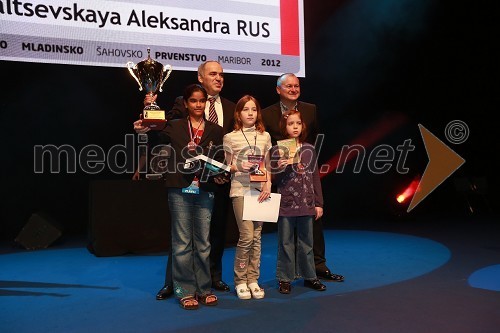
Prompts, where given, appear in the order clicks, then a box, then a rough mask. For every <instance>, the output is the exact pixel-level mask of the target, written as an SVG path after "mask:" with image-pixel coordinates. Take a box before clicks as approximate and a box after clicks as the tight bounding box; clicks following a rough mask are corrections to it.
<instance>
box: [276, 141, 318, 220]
mask: <svg viewBox="0 0 500 333" xmlns="http://www.w3.org/2000/svg"><path fill="white" fill-rule="evenodd" d="M299 154H300V163H302V165H303V166H304V171H303V172H301V173H300V172H297V171H298V170H297V164H294V165H287V166H286V168H285V170H284V171H282V172H279V173H276V174H275V175H274V180H273V183H274V184H276V186H277V189H278V193H281V205H280V216H305V215H315V214H316V211H315V209H314V207H323V193H322V190H321V182H320V179H319V171H318V165H317V162H316V152H315V150H314V146H312V145H310V144H308V143H303V144H302V147H301V148H300V151H299Z"/></svg>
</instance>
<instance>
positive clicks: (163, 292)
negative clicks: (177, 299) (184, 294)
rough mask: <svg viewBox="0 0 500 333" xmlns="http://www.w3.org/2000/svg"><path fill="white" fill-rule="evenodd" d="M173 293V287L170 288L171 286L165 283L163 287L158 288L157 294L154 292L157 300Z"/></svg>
mask: <svg viewBox="0 0 500 333" xmlns="http://www.w3.org/2000/svg"><path fill="white" fill-rule="evenodd" d="M173 294H174V288H172V286H169V285H168V284H167V285H164V286H163V288H161V289H160V291H159V292H158V294H156V299H157V300H159V301H162V300H164V299H167V298H169V297H170V296H172V295H173Z"/></svg>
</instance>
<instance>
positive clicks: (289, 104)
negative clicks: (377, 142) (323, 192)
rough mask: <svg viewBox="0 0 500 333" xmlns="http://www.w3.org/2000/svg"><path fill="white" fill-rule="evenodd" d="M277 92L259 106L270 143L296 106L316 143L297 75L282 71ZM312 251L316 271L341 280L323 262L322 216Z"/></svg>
mask: <svg viewBox="0 0 500 333" xmlns="http://www.w3.org/2000/svg"><path fill="white" fill-rule="evenodd" d="M276 92H277V93H278V95H279V98H280V100H279V102H277V103H275V104H273V105H271V106H268V107H267V108H265V109H264V110H262V118H263V120H264V125H265V127H266V131H267V132H269V134H270V135H271V141H272V143H273V145H276V142H277V141H278V140H283V139H284V137H283V136H282V135H281V133H280V127H279V123H280V119H281V116H282V114H283V113H284V112H285V111H288V110H291V109H295V110H298V111H299V112H300V114H301V118H302V121H303V122H304V123H305V125H306V128H307V137H306V142H308V143H310V144H313V145H314V144H315V141H316V136H317V135H318V132H319V129H318V117H317V108H316V105H315V104H310V103H305V102H302V101H299V97H300V82H299V78H298V77H297V76H295V74H293V73H285V74H282V75H281V76H280V77H279V78H278V80H277V84H276ZM313 241H314V244H313V252H314V264H315V266H316V275H317V276H318V277H319V278H321V279H325V280H330V281H335V282H343V281H344V277H343V276H342V275H339V274H334V273H332V271H331V270H330V269H329V268H328V267H327V266H326V258H325V238H324V236H323V222H322V220H321V219H319V220H317V221H314V223H313Z"/></svg>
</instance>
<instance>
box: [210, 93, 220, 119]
mask: <svg viewBox="0 0 500 333" xmlns="http://www.w3.org/2000/svg"><path fill="white" fill-rule="evenodd" d="M208 101H209V102H210V108H209V109H208V120H209V121H211V122H213V123H216V124H217V125H218V124H219V118H218V117H217V112H215V97H210V98H209V99H208Z"/></svg>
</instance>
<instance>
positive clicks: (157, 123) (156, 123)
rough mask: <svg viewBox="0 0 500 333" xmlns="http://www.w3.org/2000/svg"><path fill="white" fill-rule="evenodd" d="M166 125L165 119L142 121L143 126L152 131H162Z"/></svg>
mask: <svg viewBox="0 0 500 333" xmlns="http://www.w3.org/2000/svg"><path fill="white" fill-rule="evenodd" d="M166 123H167V121H166V120H165V119H142V125H143V126H147V127H149V128H151V129H152V130H158V131H159V130H162V129H163V128H164V127H165V124H166Z"/></svg>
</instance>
